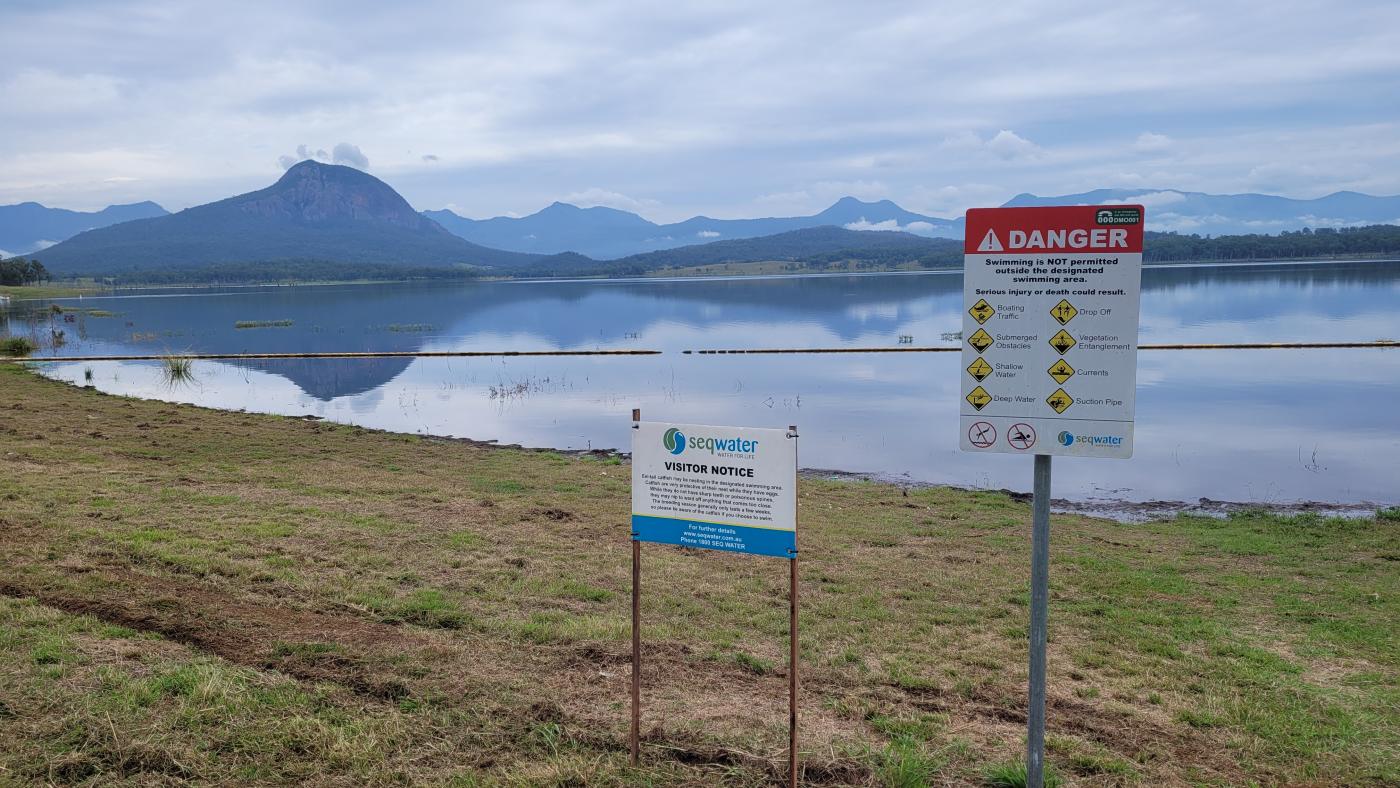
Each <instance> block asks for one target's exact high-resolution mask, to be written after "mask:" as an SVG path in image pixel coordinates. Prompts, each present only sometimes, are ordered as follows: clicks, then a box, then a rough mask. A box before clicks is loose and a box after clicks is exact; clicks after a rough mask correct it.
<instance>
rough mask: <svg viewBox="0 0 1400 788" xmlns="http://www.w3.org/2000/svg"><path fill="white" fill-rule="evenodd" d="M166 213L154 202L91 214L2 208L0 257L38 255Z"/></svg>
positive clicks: (31, 205)
mask: <svg viewBox="0 0 1400 788" xmlns="http://www.w3.org/2000/svg"><path fill="white" fill-rule="evenodd" d="M166 213H167V211H166V210H165V209H164V208H162V207H160V206H159V205H156V204H155V203H153V202H138V203H132V204H130V205H109V206H107V207H106V208H103V209H102V210H100V211H92V212H83V211H69V210H65V209H63V208H49V207H46V206H43V205H40V204H39V203H37V202H22V203H20V204H19V205H0V257H10V256H12V255H19V254H29V253H31V252H37V251H39V250H41V249H46V248H48V247H50V246H53V245H54V244H56V243H58V242H59V241H64V240H67V239H69V238H72V237H73V236H75V235H77V234H78V233H81V232H83V231H84V230H92V229H95V228H98V227H106V226H108V225H112V224H119V223H121V222H129V221H132V220H133V219H148V218H151V217H153V216H165V215H166Z"/></svg>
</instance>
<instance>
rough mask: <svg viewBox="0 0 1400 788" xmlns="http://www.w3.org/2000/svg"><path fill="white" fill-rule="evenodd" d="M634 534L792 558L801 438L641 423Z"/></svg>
mask: <svg viewBox="0 0 1400 788" xmlns="http://www.w3.org/2000/svg"><path fill="white" fill-rule="evenodd" d="M632 534H633V536H632V538H633V539H634V540H637V541H642V542H661V543H663V544H674V545H681V546H683V547H703V548H707V549H710V550H727V551H730V552H737V553H757V554H759V555H772V556H781V557H783V558H793V557H795V556H796V552H797V436H796V435H795V434H792V433H790V432H788V431H787V430H781V429H759V428H751V427H713V426H704V425H699V424H672V423H668V422H656V421H643V422H639V423H638V424H637V425H636V429H634V430H632Z"/></svg>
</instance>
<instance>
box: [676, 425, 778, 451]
mask: <svg viewBox="0 0 1400 788" xmlns="http://www.w3.org/2000/svg"><path fill="white" fill-rule="evenodd" d="M661 445H662V446H664V447H666V451H669V452H670V453H672V454H680V453H681V452H683V451H685V450H686V449H687V448H690V449H695V450H697V451H702V450H703V451H708V452H709V453H710V454H715V455H719V456H721V457H743V456H749V457H752V456H753V455H754V454H755V453H757V452H758V441H755V440H748V439H745V438H708V437H701V438H697V437H693V436H687V435H686V434H685V433H683V432H681V431H680V430H678V429H676V428H675V427H671V428H670V429H668V430H666V432H665V434H663V435H662V436H661Z"/></svg>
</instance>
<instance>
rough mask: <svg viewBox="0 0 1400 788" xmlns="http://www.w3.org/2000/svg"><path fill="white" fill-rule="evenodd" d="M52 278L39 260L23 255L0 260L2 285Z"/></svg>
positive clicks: (24, 283)
mask: <svg viewBox="0 0 1400 788" xmlns="http://www.w3.org/2000/svg"><path fill="white" fill-rule="evenodd" d="M50 278H51V277H50V276H49V272H48V271H47V270H46V269H45V268H44V264H43V263H41V262H39V261H38V260H26V259H24V258H23V257H11V258H10V259H8V260H0V285H30V284H34V283H35V282H44V281H47V280H49V279H50Z"/></svg>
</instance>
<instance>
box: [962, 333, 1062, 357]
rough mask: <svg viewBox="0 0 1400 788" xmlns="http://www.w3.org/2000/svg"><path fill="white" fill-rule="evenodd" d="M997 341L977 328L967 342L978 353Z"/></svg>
mask: <svg viewBox="0 0 1400 788" xmlns="http://www.w3.org/2000/svg"><path fill="white" fill-rule="evenodd" d="M995 341H996V340H994V339H992V335H991V334H988V333H987V332H986V331H983V330H982V329H980V328H979V329H977V331H976V333H974V334H973V335H972V336H970V337H968V338H967V344H969V345H972V347H974V348H976V350H977V352H978V353H981V352H982V351H984V350H986V349H987V348H989V347H991V346H992V343H993V342H995ZM1070 341H1071V342H1073V341H1074V340H1072V339H1071V340H1070ZM1063 352H1064V351H1061V353H1063Z"/></svg>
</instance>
